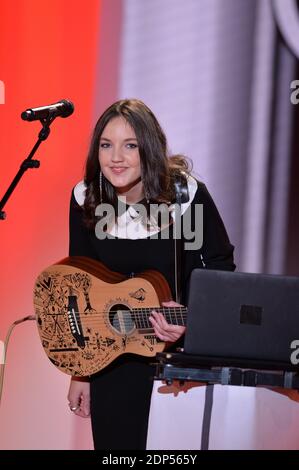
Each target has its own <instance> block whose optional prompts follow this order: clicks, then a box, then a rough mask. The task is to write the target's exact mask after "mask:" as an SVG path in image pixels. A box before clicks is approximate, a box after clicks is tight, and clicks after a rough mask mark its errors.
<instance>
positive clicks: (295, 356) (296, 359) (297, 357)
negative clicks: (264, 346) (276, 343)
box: [290, 339, 299, 366]
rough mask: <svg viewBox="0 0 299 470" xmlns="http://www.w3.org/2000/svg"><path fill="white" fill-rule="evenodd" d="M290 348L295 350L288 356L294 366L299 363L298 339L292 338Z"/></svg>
mask: <svg viewBox="0 0 299 470" xmlns="http://www.w3.org/2000/svg"><path fill="white" fill-rule="evenodd" d="M290 348H291V349H294V350H295V351H293V352H292V354H291V356H290V361H291V363H292V364H293V365H294V366H297V365H298V364H299V340H298V339H294V340H293V341H292V342H291V344H290Z"/></svg>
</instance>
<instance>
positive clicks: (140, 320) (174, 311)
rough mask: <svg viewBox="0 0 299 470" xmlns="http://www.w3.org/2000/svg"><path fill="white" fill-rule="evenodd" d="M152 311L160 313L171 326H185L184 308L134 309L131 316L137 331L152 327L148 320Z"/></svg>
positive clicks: (185, 310)
mask: <svg viewBox="0 0 299 470" xmlns="http://www.w3.org/2000/svg"><path fill="white" fill-rule="evenodd" d="M153 310H155V311H156V312H160V313H162V314H163V316H164V318H165V320H166V321H167V323H170V324H171V325H181V326H185V325H186V315H187V308H186V307H161V308H155V309H153V308H140V309H139V308H134V309H132V310H131V316H132V319H133V320H134V323H135V325H136V327H137V328H138V329H143V328H152V327H153V326H152V324H151V322H150V320H149V317H150V316H151V313H152V311H153Z"/></svg>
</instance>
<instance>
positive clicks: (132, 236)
mask: <svg viewBox="0 0 299 470" xmlns="http://www.w3.org/2000/svg"><path fill="white" fill-rule="evenodd" d="M178 181H180V183H181V186H180V187H181V193H182V194H183V193H184V198H183V199H182V201H181V202H182V203H181V205H180V206H177V205H176V201H177V191H176V188H177V187H178V186H177V182H178ZM103 207H104V208H105V209H107V208H108V209H109V208H111V211H108V212H109V216H107V215H106V213H104V211H102V210H101V208H103ZM141 207H142V208H144V211H140V208H141ZM157 207H158V208H159V210H157ZM178 207H179V210H180V212H179V213H178V212H177V208H178ZM199 207H203V212H201V211H200V210H198V208H199ZM178 218H179V219H180V227H181V228H182V230H181V236H182V240H181V246H182V261H181V275H180V279H181V281H180V286H179V288H181V291H182V301H183V302H184V303H185V302H186V301H187V299H186V296H187V285H188V279H189V277H190V274H191V272H192V270H193V269H194V268H198V267H202V268H208V269H209V268H210V269H225V270H233V269H234V268H235V265H234V262H233V246H232V245H231V244H230V242H229V239H228V236H227V233H226V230H225V227H224V225H223V222H222V220H221V218H220V215H219V213H218V211H217V208H216V207H215V204H214V202H213V200H212V198H211V196H210V195H209V193H208V191H207V189H206V187H205V186H204V185H203V184H202V183H199V182H198V181H196V180H195V178H194V177H192V176H191V174H190V171H189V167H188V162H187V160H186V159H185V158H184V157H183V156H180V155H176V156H172V157H170V156H169V155H168V153H167V142H166V137H165V135H164V132H163V130H162V129H161V127H160V125H159V123H158V121H157V119H156V118H155V116H154V115H153V113H152V112H151V110H150V109H149V108H148V107H147V106H146V105H145V104H144V103H142V102H141V101H139V100H136V99H132V100H122V101H118V102H116V103H114V104H113V105H111V106H110V107H109V108H108V109H107V110H106V111H105V112H104V113H103V114H102V116H101V117H100V118H99V120H98V122H97V124H96V126H95V129H94V133H93V138H92V142H91V146H90V150H89V155H88V158H87V162H86V169H85V178H84V181H82V182H80V183H78V184H77V185H76V186H75V188H74V190H73V193H72V198H71V207H70V250H69V254H70V256H87V257H90V258H93V259H95V260H99V261H101V262H102V263H104V264H105V265H106V266H107V267H108V268H109V269H110V270H112V271H116V272H120V273H123V274H126V275H127V276H128V277H130V276H132V275H138V273H139V272H142V271H145V270H147V269H155V270H156V271H159V272H161V273H162V274H163V275H164V277H165V278H166V280H167V281H168V283H169V286H170V289H171V292H172V299H169V302H165V303H163V305H165V306H175V305H179V304H177V303H175V302H174V301H173V299H175V298H176V295H175V294H176V291H177V290H176V271H175V270H176V261H175V257H174V244H175V236H174V234H175V231H176V228H177V227H178V226H179V225H178ZM187 241H188V244H187V243H186V242H187ZM150 320H151V323H152V326H153V329H154V332H155V334H156V336H157V337H158V338H160V339H161V340H163V341H165V342H168V343H175V342H176V341H177V340H179V338H181V337H182V335H183V334H184V331H185V327H184V326H179V325H170V324H168V323H167V321H166V320H165V318H164V317H163V315H162V314H161V313H158V312H155V311H153V312H152V314H151V317H150ZM150 362H152V358H151V359H150V360H149V359H148V358H143V357H141V356H134V355H123V356H120V357H119V358H118V359H117V360H116V361H114V362H113V363H112V364H111V365H109V366H108V367H106V368H105V369H103V370H102V371H101V372H99V373H98V374H95V375H93V376H92V377H91V378H90V380H88V381H87V380H82V379H81V380H79V379H76V378H72V380H71V385H70V390H69V394H68V400H69V406H70V409H71V410H72V411H73V412H74V413H75V414H76V415H78V416H81V417H87V416H89V415H91V420H92V430H93V438H94V445H95V449H145V446H146V437H147V423H148V414H149V407H150V399H151V391H152V377H153V375H154V370H153V369H152V367H151V366H150V365H149V363H150Z"/></svg>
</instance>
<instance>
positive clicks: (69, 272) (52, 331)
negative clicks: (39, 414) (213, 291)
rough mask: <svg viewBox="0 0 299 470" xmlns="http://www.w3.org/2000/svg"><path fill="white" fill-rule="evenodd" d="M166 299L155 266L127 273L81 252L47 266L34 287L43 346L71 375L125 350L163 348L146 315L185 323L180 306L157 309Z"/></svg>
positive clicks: (100, 366) (97, 366) (146, 351)
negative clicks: (157, 314) (155, 314)
mask: <svg viewBox="0 0 299 470" xmlns="http://www.w3.org/2000/svg"><path fill="white" fill-rule="evenodd" d="M170 299H171V292H170V289H169V286H168V284H167V281H166V280H165V278H164V276H163V275H162V274H160V273H159V272H157V271H154V270H149V271H145V272H143V273H141V274H138V277H130V278H127V277H126V276H124V275H123V274H119V273H115V272H112V271H110V270H109V269H107V268H106V267H105V266H104V265H103V264H102V263H100V262H97V261H94V260H92V259H89V258H85V257H81V256H76V257H69V258H65V259H63V260H62V261H60V262H58V263H56V264H54V265H52V266H49V267H48V268H46V269H45V270H44V271H43V272H42V273H41V274H40V275H39V277H38V279H37V280H36V283H35V288H34V306H35V311H36V317H37V325H38V330H39V334H40V337H41V341H42V345H43V348H44V349H45V352H46V353H47V355H48V357H49V359H50V360H51V361H52V363H53V364H54V365H55V366H56V367H58V369H60V370H61V371H63V372H65V373H66V374H70V375H76V376H88V375H91V374H94V373H96V372H98V371H100V370H101V369H103V368H104V367H106V366H107V365H108V364H110V363H111V362H112V361H113V360H114V359H116V358H117V357H118V356H120V355H121V354H124V353H134V354H139V355H142V356H155V355H156V353H157V352H161V351H163V349H164V347H165V343H164V342H161V341H160V340H159V339H158V338H157V337H156V336H155V334H154V330H153V328H152V326H151V323H150V321H149V320H148V317H149V316H150V314H151V311H152V309H153V308H154V309H155V310H158V311H161V312H162V313H163V314H164V316H165V318H166V320H167V321H168V322H169V323H174V324H180V325H184V324H185V314H186V308H185V307H175V308H174V307H169V308H168V307H163V308H160V304H161V302H164V301H168V300H170Z"/></svg>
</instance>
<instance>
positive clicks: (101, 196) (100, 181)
mask: <svg viewBox="0 0 299 470" xmlns="http://www.w3.org/2000/svg"><path fill="white" fill-rule="evenodd" d="M99 186H100V204H102V202H103V176H102V172H101V171H100V176H99Z"/></svg>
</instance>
